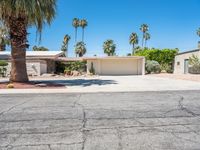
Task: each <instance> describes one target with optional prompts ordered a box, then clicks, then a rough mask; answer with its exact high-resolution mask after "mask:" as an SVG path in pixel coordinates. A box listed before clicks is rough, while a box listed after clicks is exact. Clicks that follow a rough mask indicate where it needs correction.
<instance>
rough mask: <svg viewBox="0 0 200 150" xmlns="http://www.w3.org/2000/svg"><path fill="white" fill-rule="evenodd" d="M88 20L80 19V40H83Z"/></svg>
mask: <svg viewBox="0 0 200 150" xmlns="http://www.w3.org/2000/svg"><path fill="white" fill-rule="evenodd" d="M87 25H88V22H87V20H85V19H82V20H80V22H79V26H80V27H81V28H82V42H84V29H85V27H87Z"/></svg>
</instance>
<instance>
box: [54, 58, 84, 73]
mask: <svg viewBox="0 0 200 150" xmlns="http://www.w3.org/2000/svg"><path fill="white" fill-rule="evenodd" d="M69 71H79V72H85V71H86V61H74V62H66V63H57V64H56V72H57V73H66V72H69Z"/></svg>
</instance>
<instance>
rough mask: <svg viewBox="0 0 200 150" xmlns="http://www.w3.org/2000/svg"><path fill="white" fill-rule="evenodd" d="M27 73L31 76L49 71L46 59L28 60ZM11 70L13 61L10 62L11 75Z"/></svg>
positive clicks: (8, 68)
mask: <svg viewBox="0 0 200 150" xmlns="http://www.w3.org/2000/svg"><path fill="white" fill-rule="evenodd" d="M26 68H27V73H28V75H29V76H40V75H41V74H43V73H46V72H47V64H46V61H42V60H38V61H30V60H29V61H27V62H26ZM10 71H11V62H8V67H7V72H8V73H7V74H8V75H9V74H10Z"/></svg>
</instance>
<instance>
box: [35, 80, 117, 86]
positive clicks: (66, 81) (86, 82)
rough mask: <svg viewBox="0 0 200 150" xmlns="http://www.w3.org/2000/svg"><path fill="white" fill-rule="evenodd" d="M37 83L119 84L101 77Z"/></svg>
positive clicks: (68, 84) (72, 84) (71, 84)
mask: <svg viewBox="0 0 200 150" xmlns="http://www.w3.org/2000/svg"><path fill="white" fill-rule="evenodd" d="M37 83H52V84H61V85H64V86H83V87H87V86H92V85H99V86H101V85H108V84H117V82H116V81H115V80H100V79H73V80H49V81H38V82H37Z"/></svg>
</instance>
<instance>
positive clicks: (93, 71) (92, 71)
mask: <svg viewBox="0 0 200 150" xmlns="http://www.w3.org/2000/svg"><path fill="white" fill-rule="evenodd" d="M89 71H90V73H91V74H92V75H95V69H94V64H93V62H91V67H90V70H89Z"/></svg>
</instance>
